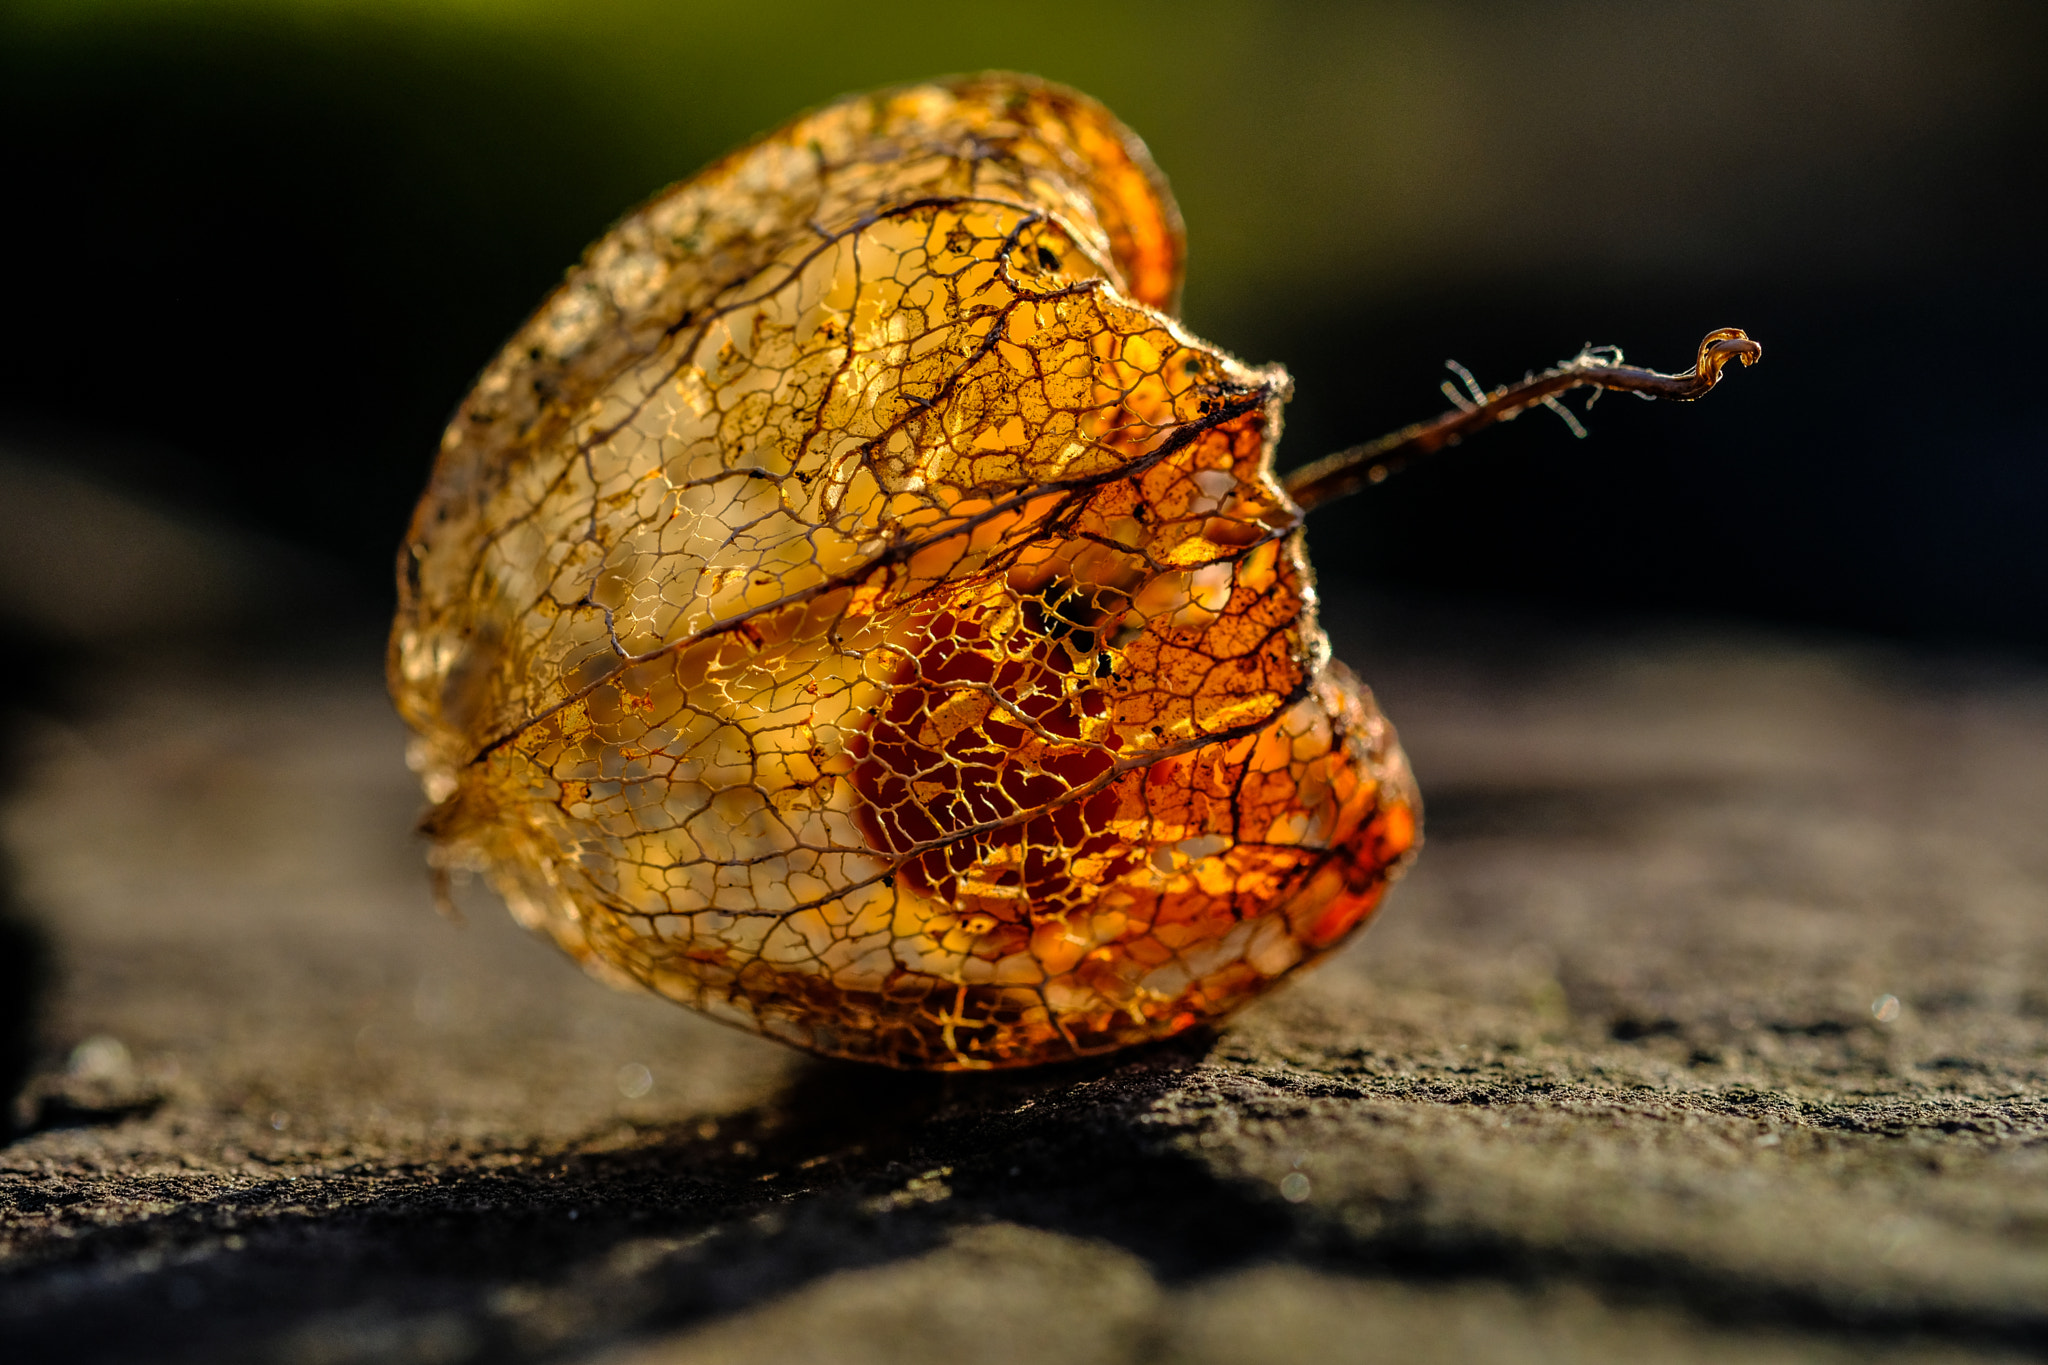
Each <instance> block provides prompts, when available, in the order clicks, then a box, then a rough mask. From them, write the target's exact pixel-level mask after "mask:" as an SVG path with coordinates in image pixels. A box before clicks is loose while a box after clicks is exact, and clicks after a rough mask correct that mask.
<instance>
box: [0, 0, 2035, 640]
mask: <svg viewBox="0 0 2048 1365" xmlns="http://www.w3.org/2000/svg"><path fill="white" fill-rule="evenodd" d="M992 66H1001V67H1012V68H1019V69H1024V70H1029V71H1035V72H1038V73H1040V74H1042V75H1045V76H1048V77H1052V78H1055V79H1058V80H1062V81H1066V82H1069V83H1071V84H1073V85H1076V86H1079V87H1080V88H1082V89H1084V90H1086V91H1089V92H1090V93H1092V94H1094V95H1096V96H1098V97H1100V98H1101V99H1103V100H1104V101H1106V102H1107V103H1108V104H1109V105H1110V106H1111V107H1112V108H1113V109H1115V110H1116V111H1117V112H1118V113H1119V114H1120V115H1122V117H1123V118H1124V119H1126V120H1127V121H1128V122H1129V123H1130V124H1131V125H1132V126H1133V127H1134V128H1136V129H1137V130H1138V131H1139V132H1140V133H1141V134H1142V135H1143V136H1144V137H1145V138H1146V139H1147V140H1148V141H1149V142H1150V145H1151V147H1152V149H1153V151H1154V153H1155V155H1156V156H1157V157H1158V159H1159V161H1160V163H1161V165H1162V166H1163V167H1164V168H1165V169H1166V171H1167V173H1168V175H1169V176H1170V177H1171V178H1172V180H1173V183H1174V185H1175V187H1176V190H1177V191H1178V193H1179V196H1180V199H1181V202H1182V206H1183V208H1184V210H1185V212H1186V216H1187V221H1188V231H1189V237H1190V241H1191V258H1190V273H1189V279H1188V288H1187V295H1186V308H1185V316H1186V318H1187V320H1188V321H1189V323H1190V324H1191V325H1192V326H1193V327H1194V329H1195V330H1196V331H1198V332H1200V333H1201V334H1203V335H1205V336H1208V337H1210V338H1212V339H1214V340H1215V341H1217V342H1218V343H1219V344H1221V345H1223V346H1225V347H1227V348H1229V349H1232V350H1234V351H1237V352H1239V353H1240V354H1243V355H1245V356H1246V357H1247V358H1250V359H1254V360H1261V361H1265V360H1278V361H1282V362H1284V363H1286V365H1287V366H1288V367H1289V368H1290V369H1291V370H1292V371H1293V372H1294V374H1295V376H1296V378H1297V381H1298V397H1297V398H1296V400H1295V403H1294V405H1293V407H1292V408H1291V410H1290V425H1289V430H1288V434H1287V441H1286V445H1285V448H1284V450H1285V454H1284V456H1283V463H1299V462H1302V461H1304V460H1307V459H1309V458H1312V457H1314V456H1316V455H1320V454H1322V453H1325V452H1326V451H1328V450H1331V449H1334V448H1336V447H1338V446H1341V445H1345V444H1349V443H1351V442H1354V441H1357V440H1360V439H1363V438H1366V437H1369V436H1372V435H1376V434H1378V433H1379V432H1381V431H1382V430H1385V429H1388V428H1391V427H1395V426H1398V425H1401V424H1403V423H1406V422H1408V421H1411V420H1414V419H1417V418H1420V417H1424V416H1428V415H1430V414H1433V413H1435V412H1437V411H1439V410H1441V408H1442V407H1443V406H1444V404H1443V402H1442V399H1441V396H1440V395H1439V394H1438V392H1437V385H1438V382H1439V381H1440V380H1441V379H1442V378H1443V377H1444V372H1443V370H1442V369H1441V365H1442V362H1443V361H1444V360H1445V359H1446V358H1447V357H1454V358H1456V359H1458V360H1459V361H1461V362H1463V363H1464V364H1466V365H1468V366H1470V367H1471V368H1472V369H1473V370H1474V371H1475V372H1476V373H1477V374H1478V375H1479V377H1480V379H1481V380H1482V381H1485V382H1488V383H1497V382H1500V381H1504V380H1507V379H1511V378H1515V377H1518V376H1519V375H1521V374H1522V373H1523V371H1525V370H1526V369H1529V368H1531V367H1540V366H1543V365H1546V364H1549V363H1551V362H1553V361H1555V360H1557V359H1560V358H1562V357H1564V356H1567V355H1569V354H1571V353H1572V352H1574V351H1575V350H1577V348H1578V347H1579V346H1580V345H1581V343H1585V342H1599V343H1620V344H1622V345H1625V346H1626V347H1627V348H1628V350H1629V354H1630V357H1631V359H1634V360H1636V361H1639V362H1642V363H1647V364H1651V365H1654V366H1656V367H1658V368H1662V369H1679V368H1683V367H1684V366H1685V365H1686V364H1688V363H1689V362H1690V359H1691V356H1692V352H1693V348H1694V346H1695V344H1696V343H1697V341H1698V339H1699V337H1700V336H1701V334H1702V333H1704V332H1705V331H1707V330H1708V329H1710V328H1713V327H1719V326H1727V325H1739V326H1742V327H1745V328H1747V329H1748V330H1749V331H1750V332H1751V333H1752V334H1753V335H1755V336H1757V337H1758V338H1760V339H1761V340H1762V341H1763V342H1764V344H1765V347H1766V350H1767V357H1766V361H1765V363H1764V365H1763V366H1762V367H1761V368H1759V369H1757V370H1753V371H1749V372H1745V373H1739V374H1737V375H1736V376H1735V377H1734V379H1733V380H1732V382H1731V383H1730V384H1729V385H1728V386H1727V387H1726V388H1724V389H1723V390H1722V391H1721V392H1718V393H1716V394H1715V395H1714V396H1713V397H1712V398H1711V399H1710V400H1709V401H1707V402H1705V403H1703V404H1700V405H1699V406H1698V407H1696V408H1692V409H1681V408H1675V407H1671V406H1666V405H1649V404H1640V403H1634V402H1629V401H1625V400H1622V399H1618V398H1610V399H1609V400H1608V401H1607V402H1605V403H1603V404H1601V405H1600V406H1599V407H1598V408H1596V409H1595V410H1594V412H1593V414H1592V416H1591V419H1590V422H1589V425H1590V426H1591V428H1592V436H1591V438H1590V439H1588V440H1585V441H1577V440H1574V439H1573V438H1572V437H1571V436H1570V434H1569V433H1568V432H1567V431H1566V430H1565V429H1564V427H1563V426H1562V424H1560V423H1558V422H1557V421H1556V420H1555V419H1553V418H1551V417H1549V416H1548V415H1545V414H1537V415H1533V416H1530V417H1528V418H1526V419H1524V420H1522V421H1520V422H1518V423H1516V424H1514V425H1513V426H1511V427H1508V428H1506V429H1503V430H1501V431H1498V432H1495V433H1492V434H1490V435H1488V436H1486V437H1484V438H1483V439H1481V440H1478V441H1475V442H1473V443H1471V444H1470V445H1468V446H1467V447H1466V448H1464V449H1463V450H1461V451H1459V452H1457V453H1456V454H1454V455H1453V456H1452V457H1450V458H1446V459H1443V460H1440V461H1438V462H1437V463H1435V464H1433V465H1431V466H1428V467H1425V468H1421V469H1418V470H1415V471H1413V472H1411V473H1409V474H1408V475H1406V476H1404V477H1403V478H1402V479H1400V480H1397V481H1396V482H1395V483H1394V484H1391V485H1389V486H1387V487H1386V488H1384V489H1382V490H1378V491H1376V492H1375V493H1373V494H1372V495H1370V496H1369V497H1366V498H1363V499H1360V500H1357V501H1355V502H1353V503H1349V504H1342V505H1339V506H1338V507H1336V508H1334V509H1332V510H1330V511H1327V512H1323V513H1320V514H1318V518H1317V525H1316V531H1315V552H1316V556H1317V561H1318V564H1319V565H1320V566H1321V568H1322V569H1323V571H1324V573H1325V574H1326V575H1328V576H1331V577H1332V578H1335V577H1337V576H1343V577H1345V578H1350V579H1359V580H1364V581H1366V582H1369V583H1371V584H1374V585H1376V586H1379V587H1381V588H1385V589H1390V590H1394V591H1396V592H1399V593H1408V594H1415V593H1420V594H1425V595H1440V596H1445V597H1451V598H1460V597H1462V598H1475V597H1480V598H1492V599H1497V600H1503V601H1505V602H1507V603H1509V604H1513V605H1519V606H1521V607H1534V608H1537V609H1539V610H1564V611H1567V612H1571V613H1576V614H1584V613H1592V614H1596V615H1597V614H1600V613H1608V612H1624V613H1627V612H1638V611H1642V610H1646V609H1647V610H1653V611H1655V612H1658V613H1667V614H1668V613H1677V614H1690V615H1698V616H1711V617H1722V618H1747V619H1751V620H1763V621H1769V622H1775V623H1786V624H1791V625H1794V626H1799V627H1822V628H1825V629H1830V630H1847V631H1851V632H1865V633H1877V634H1884V635H1890V636H1894V637H1902V638H1907V639H1912V640H1916V641H1926V642H1934V643H1941V644H1957V643H1960V644H1965V645H1968V646H1972V647H1978V646H1989V647H1991V648H1992V649H1993V650H1994V651H1995V652H2014V653H2018V654H2023V655H2025V654H2038V653H2039V652H2040V651H2041V650H2042V649H2043V648H2044V647H2048V535H2044V529H2048V459H2044V454H2048V417H2044V410H2043V404H2042V402H2041V389H2042V383H2041V379H2040V376H2041V374H2042V373H2043V371H2044V368H2048V343H2044V341H2043V329H2042V327H2041V323H2040V319H2041V317H2042V314H2043V304H2044V302H2048V288H2044V285H2048V268H2044V264H2043V252H2042V250H2041V246H2042V240H2043V227H2042V222H2041V218H2040V213H2039V209H2038V207H2037V206H2038V204H2039V203H2040V202H2041V201H2042V200H2043V199H2044V198H2048V196H2043V195H2042V194H2041V192H2040V191H2041V184H2040V182H2041V180H2042V178H2043V166H2044V162H2048V158H2044V156H2043V152H2042V145H2043V144H2042V134H2043V132H2044V131H2048V98H2044V87H2048V9H2044V7H2042V6H2040V5H2038V4H2034V3H2026V2H2024V0H2021V2H2018V3H2009V4H2000V3H1979V2H1965V0H1947V2H1946V3H1939V4H1937V3H1925V4H1912V3H1885V2H1883V0H1843V2H1841V3H1825V2H1822V0H1799V2H1793V0H1732V2H1728V3H1717V4H1715V5H1713V6H1695V5H1684V6H1681V5H1676V4H1672V5H1631V6H1623V5H1615V4H1611V3H1548V4H1499V3H1478V2H1470V3H1432V4H1427V5H1424V4H1402V3H1278V2H1275V3H1227V2H1223V0H1179V2H1178V3H1174V4H1170V5H1169V4H1159V5H1145V4H1120V5H1118V4H1105V3H1102V2H1101V0H1086V2H1085V3H1067V2H1066V0H1045V2H1044V3H1038V4H1034V5H1031V6H1028V7H1022V6H1009V5H1000V6H998V5H990V6H968V5H960V4H957V3H946V4H898V5H893V6H873V5H848V4H844V3H829V4H828V3H786V2H784V0H748V3H745V4H733V3H729V2H725V0H721V3H716V4H698V3H673V2H672V0H614V2H613V3H599V2H597V0H576V2H575V3H566V2H563V3H557V2H555V0H498V2H497V3H486V0H431V2H430V3H429V2H425V0H411V2H406V0H272V3H267V4H257V3H228V2H226V0H181V2H180V3H175V4H174V3H168V0H164V2H161V3H150V2H148V0H61V2H53V3H47V4H13V5H10V6H8V7H6V8H5V9H4V10H0V120H4V127H5V129H6V133H5V136H4V139H0V156H4V183H5V185H6V196H5V197H6V203H7V208H6V211H5V213H4V214H0V234H4V250H5V259H6V261H7V262H8V265H9V278H8V287H7V294H8V307H7V310H6V326H5V327H4V328H0V445H4V448H5V453H6V456H7V458H9V459H11V460H13V461H15V462H16V463H17V466H18V467H20V468H24V469H28V470H31V471H34V470H51V469H53V468H54V470H55V471H56V472H60V473H62V474H64V475H66V476H70V477H78V478H83V479H86V480H88V481H91V482H93V483H95V484H98V485H100V486H102V487H108V488H112V489H115V490H119V491H121V492H123V494H124V495H125V496H130V497H133V498H137V499H140V500H141V501H142V502H143V503H144V504H147V505H153V506H155V507H157V508H160V509H161V508H169V509H171V510H173V511H175V512H176V513H178V514H179V515H180V516H181V517H184V518H186V519H187V520H188V521H189V520H191V519H196V520H197V524H200V525H209V526H214V527H218V528H221V533H222V534H223V536H237V535H245V533H250V532H253V533H255V535H256V536H257V537H258V538H263V539H268V540H269V541H271V542H273V543H274V544H275V545H277V546H278V547H280V548H282V549H283V550H285V551H288V552H290V553H292V554H295V555H296V556H298V561H297V562H300V563H310V562H319V563H322V564H325V565H327V566H328V569H329V572H328V573H327V575H326V577H327V580H328V581H330V582H331V583H333V584H339V585H341V587H340V589H339V590H338V591H335V592H330V593H328V594H326V595H325V596H323V597H322V598H321V599H320V603H319V604H318V605H317V606H316V607H311V608H308V609H307V610H308V612H309V613H311V614H313V615H315V616H317V615H319V614H321V613H327V612H335V613H341V614H346V615H352V616H355V617H358V618H363V617H368V616H370V615H373V614H375V613H376V612H378V611H380V610H381V609H382V608H383V606H384V604H385V603H386V602H387V600H388V597H389V588H388V585H387V581H386V580H387V576H388V566H389V563H390V556H391V551H392V547H393V546H394V544H395V543H396V541H397V538H398V536H399V533H400V530H401V528H402V526H403V524H404V521H405V517H406V515H407V512H408V510H409V508H410V505H411V502H412V500H413V498H414V497H415V496H416V495H417V493H418V491H419V489H420V487H421V485H422V482H423V480H424V478H425V475H426V470H427V462H428V459H429V456H430V454H431V452H432V451H433V450H434V448H435V444H436V438H437V435H438V432H439V428H440V426H441V424H442V423H443V422H444V421H445V420H446V418H447V415H448V413H449V412H450V410H451V408H452V407H453V405H454V404H455V403H456V401H457V400H458V399H459V398H460V397H461V396H462V393H463V391H464V389H465V388H466V386H467V384H468V382H469V380H470V377H471V376H472V375H473V374H474V372H475V371H476V370H477V369H478V368H479V367H480V366H481V365H482V363H483V362H484V361H485V360H486V359H487V358H488V357H489V356H490V355H491V353H492V352H493V351H494V349H495V348H496V347H497V345H498V344H499V342H500V341H501V340H502V339H503V338H504V337H505V336H506V335H507V334H508V333H509V332H510V331H511V329H512V328H513V327H514V326H515V325H517V323H518V322H519V321H520V319H521V318H522V317H523V316H524V314H525V313H526V312H527V311H528V310H529V309H530V308H532V306H533V305H534V304H535V303H537V302H538V301H539V299H540V298H541V296H542V295H543V293H544V292H545V291H546V290H547V289H548V288H549V286H550V285H551V283H552V282H553V281H555V280H556V279H557V278H558V277H559V276H560V274H561V272H562V270H563V269H564V268H565V267H566V266H568V265H569V264H570V263H571V262H573V261H574V260H575V259H576V257H577V255H578V254H579V252H580V251H581V250H582V248H583V246H584V245H585V244H586V243H587V242H588V241H589V240H590V239H592V238H593V237H595V236H596V235H597V234H599V233H600V232H602V231H603V230H604V228H605V226H606V225H607V223H608V222H610V221H611V220H612V219H613V218H614V217H615V216H616V215H617V214H619V213H620V212H621V211H622V210H623V209H625V208H626V207H628V206H629V205H631V204H633V203H634V202H636V201H637V200H639V199H641V198H643V197H644V196H646V195H647V194H648V193H650V192H651V191H653V190H654V189H656V188H658V187H659V186H661V185H663V184H664V183H666V182H668V181H671V180H674V179H677V178H680V177H682V176H685V175H688V174H689V173H690V172H692V171H693V170H694V169H696V168H697V167H698V166H699V165H700V164H702V163H703V162H704V161H706V160H707V159H708V158H710V157H712V156H714V155H716V154H718V153H720V152H722V151H724V150H726V149H728V148H730V147H732V146H733V145H735V144H736V143H738V142H740V141H742V140H744V139H746V138H747V137H749V136H750V135H751V134H753V133H755V132H757V131H760V130H762V129H765V128H768V127H770V126H772V125H774V124H776V123H777V122H779V121H781V120H782V119H784V118H785V117H787V116H788V115H790V114H793V113H794V112H796V111H797V110H799V109H801V108H804V107H806V106H810V105H815V104H818V103H820V102H823V101H826V100H829V99H831V98H832V97H833V96H835V95H838V94H840V93H842V92H846V91H852V90H858V89H862V88H865V87H871V86H876V85H881V84H886V83H890V82H898V81H904V80H909V79H914V78H917V77H922V76H929V75H933V74H938V73H943V72H951V71H960V70H967V69H973V68H981V67H992ZM39 518H40V514H39V513H38V512H37V511H36V510H35V504H33V503H23V504H18V505H16V506H15V507H12V508H9V509H6V510H5V511H4V512H0V539H4V538H8V537H12V538H14V539H15V540H16V541H17V544H19V543H20V542H21V540H22V538H23V537H24V536H27V537H28V538H29V539H31V540H32V539H33V538H34V536H35V535H37V534H47V532H48V528H47V527H43V528H40V529H39V528H37V527H33V526H26V525H24V522H25V521H30V520H38V519H39ZM79 549H80V547H74V550H79ZM24 553H25V552H24ZM99 553H100V551H99V550H97V549H85V550H83V551H82V559H81V560H80V561H79V562H80V563H82V564H83V565H84V566H85V567H84V568H83V569H82V570H79V572H83V573H86V574H90V573H92V572H93V568H92V565H93V564H94V563H96V562H97V560H96V556H98V554H99ZM107 553H109V554H112V553H114V549H113V548H112V547H109V549H108V550H107ZM17 557H19V556H17ZM37 562H38V563H40V562H42V561H40V560H38V561H37ZM143 576H144V577H145V578H146V577H147V576H148V575H147V572H146V570H145V571H144V574H143ZM60 587H61V585H60ZM64 611H65V608H64V607H63V605H62V600H61V597H60V598H59V599H56V600H45V601H43V602H42V603H41V605H40V606H39V607H38V608H37V609H36V611H34V612H32V613H30V614H31V615H35V616H37V617H38V618H39V619H43V618H52V619H53V621H54V626H55V627H57V628H61V627H62V626H63V624H64V622H63V617H64ZM45 624H46V625H50V624H52V620H45Z"/></svg>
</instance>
